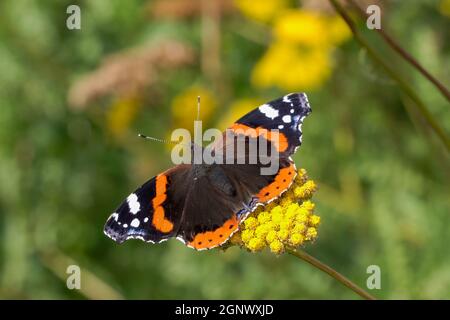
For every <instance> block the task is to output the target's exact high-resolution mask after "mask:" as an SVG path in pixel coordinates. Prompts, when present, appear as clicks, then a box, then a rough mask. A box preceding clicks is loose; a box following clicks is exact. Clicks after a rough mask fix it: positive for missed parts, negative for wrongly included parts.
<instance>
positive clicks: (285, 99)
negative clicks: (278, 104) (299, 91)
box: [283, 94, 291, 103]
mask: <svg viewBox="0 0 450 320" xmlns="http://www.w3.org/2000/svg"><path fill="white" fill-rule="evenodd" d="M289 95H290V94H287V95H285V96H284V97H283V102H287V103H289V102H291V100H290V99H289Z"/></svg>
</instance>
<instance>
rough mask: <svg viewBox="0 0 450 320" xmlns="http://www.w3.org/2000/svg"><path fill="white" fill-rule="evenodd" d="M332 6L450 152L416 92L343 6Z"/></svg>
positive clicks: (447, 141) (449, 141) (449, 145)
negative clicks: (375, 48)
mask: <svg viewBox="0 0 450 320" xmlns="http://www.w3.org/2000/svg"><path fill="white" fill-rule="evenodd" d="M329 1H330V3H331V5H332V6H333V7H334V9H335V10H336V12H337V13H338V14H339V15H340V16H341V17H342V18H343V19H344V21H345V22H346V24H347V25H348V27H349V28H350V30H351V31H352V33H353V36H354V38H355V40H356V41H357V42H358V43H359V44H360V45H361V46H362V47H363V48H365V49H366V50H367V53H368V54H369V55H370V56H371V57H372V59H373V60H374V61H375V62H376V63H378V64H379V65H380V66H381V67H382V68H383V69H384V71H385V72H386V73H387V74H388V75H389V76H390V77H391V78H392V79H393V80H395V81H396V82H397V84H398V85H399V86H400V88H401V89H402V90H403V91H404V92H405V93H406V94H407V95H408V96H409V97H410V98H411V100H412V101H414V103H415V105H416V106H417V108H418V111H419V112H420V114H421V116H422V117H423V118H424V119H425V121H426V122H427V123H428V124H429V125H430V127H431V128H432V129H433V131H434V132H435V134H436V135H437V136H438V137H439V139H440V140H441V141H442V143H443V144H444V146H445V147H446V149H447V151H450V138H449V137H448V136H447V134H446V133H445V131H444V129H443V128H442V127H441V126H440V125H439V123H438V122H437V121H435V119H434V118H433V115H432V114H431V113H430V112H429V111H428V109H427V108H426V106H425V104H424V103H423V102H422V100H421V99H420V98H419V96H418V95H417V94H416V93H415V92H414V90H413V89H412V88H411V87H410V86H409V85H408V83H407V82H406V81H405V80H404V79H403V78H402V77H400V76H399V75H398V74H397V73H396V72H395V70H394V69H392V68H391V67H390V66H389V65H388V64H387V63H385V62H384V60H383V59H382V58H381V57H380V56H379V55H378V53H377V52H376V51H375V50H374V49H373V48H372V47H371V46H370V44H369V43H368V42H367V41H366V40H365V39H364V37H363V36H362V35H361V33H360V32H359V31H358V29H357V28H356V26H355V24H354V22H353V20H352V19H351V18H350V16H349V15H348V13H347V12H346V11H345V9H344V8H343V7H342V6H341V4H340V3H339V2H338V1H337V0H329Z"/></svg>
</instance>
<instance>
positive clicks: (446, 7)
mask: <svg viewBox="0 0 450 320" xmlns="http://www.w3.org/2000/svg"><path fill="white" fill-rule="evenodd" d="M439 11H440V12H441V13H442V14H443V15H446V16H448V17H450V0H441V2H440V3H439Z"/></svg>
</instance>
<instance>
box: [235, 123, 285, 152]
mask: <svg viewBox="0 0 450 320" xmlns="http://www.w3.org/2000/svg"><path fill="white" fill-rule="evenodd" d="M230 129H231V130H233V131H234V132H236V133H237V134H239V133H242V134H244V135H246V136H249V137H252V138H257V137H259V136H263V138H264V139H266V140H267V141H270V142H272V143H273V144H274V145H275V148H276V149H277V151H278V152H284V151H286V150H287V148H288V146H289V144H288V140H287V138H286V136H285V135H284V134H283V133H281V132H279V131H278V132H277V131H269V130H267V129H265V128H263V127H257V128H251V127H249V126H247V125H245V124H242V123H235V124H233V125H232V126H231V127H230Z"/></svg>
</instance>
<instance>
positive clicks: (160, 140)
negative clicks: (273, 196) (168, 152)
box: [138, 133, 190, 146]
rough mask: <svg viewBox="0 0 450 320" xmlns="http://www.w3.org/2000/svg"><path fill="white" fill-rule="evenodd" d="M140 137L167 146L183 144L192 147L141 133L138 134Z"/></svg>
mask: <svg viewBox="0 0 450 320" xmlns="http://www.w3.org/2000/svg"><path fill="white" fill-rule="evenodd" d="M138 137H140V138H143V139H148V140H152V141H157V142H162V143H167V144H175V145H178V144H183V145H186V146H190V144H186V143H181V142H176V141H167V140H165V139H159V138H155V137H150V136H146V135H145V134H141V133H139V134H138Z"/></svg>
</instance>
